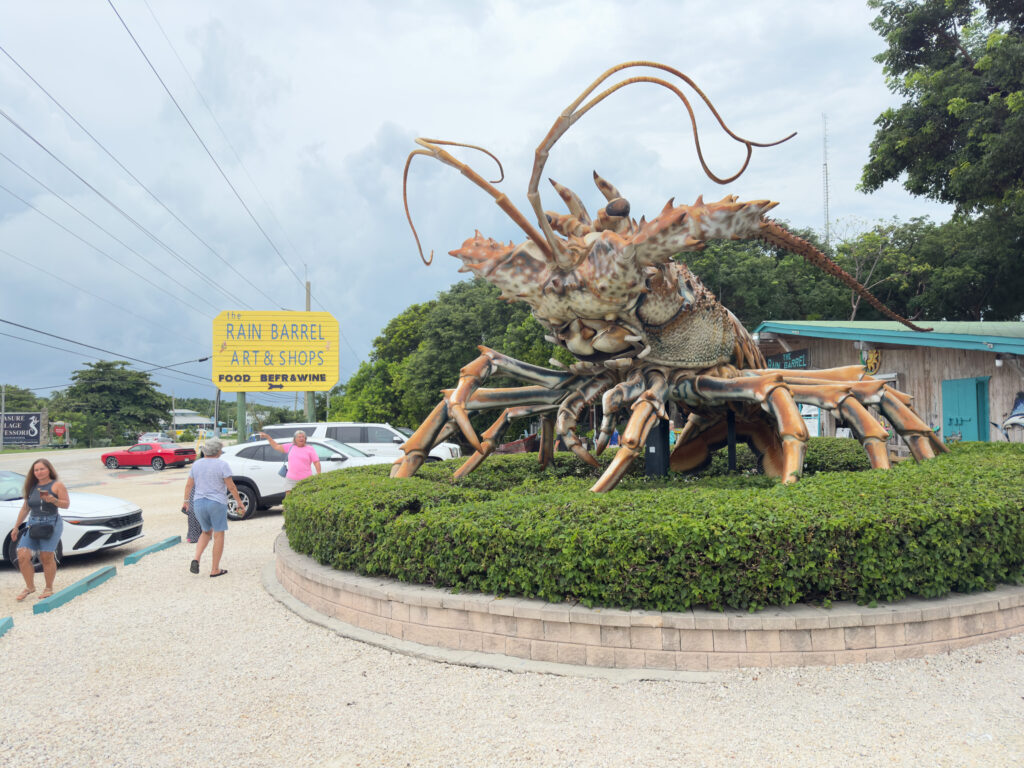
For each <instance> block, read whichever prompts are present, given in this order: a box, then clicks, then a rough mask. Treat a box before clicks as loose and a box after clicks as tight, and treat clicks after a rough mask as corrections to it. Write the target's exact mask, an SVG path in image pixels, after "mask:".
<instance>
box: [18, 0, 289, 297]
mask: <svg viewBox="0 0 1024 768" xmlns="http://www.w3.org/2000/svg"><path fill="white" fill-rule="evenodd" d="M146 7H147V8H148V7H149V6H148V5H147V6H146ZM152 12H153V11H152V9H150V13H152ZM154 18H155V17H154ZM158 25H159V23H158ZM160 31H161V32H163V29H162V28H161V30H160ZM165 37H166V35H165ZM168 42H169V41H168ZM0 53H3V54H4V55H5V56H6V57H7V58H8V59H10V60H11V62H12V63H13V64H14V66H16V67H17V68H18V69H20V70H21V71H22V73H23V74H24V75H25V77H27V78H28V79H29V80H31V81H32V82H33V83H34V84H35V86H36V87H37V88H39V90H41V91H42V92H43V93H44V94H46V96H47V97H48V98H49V99H50V101H52V102H53V103H54V104H56V105H57V108H58V109H60V111H61V112H63V113H64V114H65V115H67V117H68V119H70V120H71V122H73V123H74V124H75V125H77V126H78V127H79V128H80V129H81V131H82V132H83V133H84V134H85V135H86V136H88V137H89V138H90V139H92V141H93V143H94V144H96V146H98V147H99V148H100V149H101V150H103V152H105V153H106V155H107V157H109V158H110V159H111V160H113V161H114V162H115V163H117V165H118V167H120V168H121V170H122V171H124V172H125V173H126V174H128V176H129V177H131V179H132V181H134V182H135V183H136V184H138V185H139V186H140V187H142V188H143V189H144V190H145V191H146V193H147V194H148V195H149V196H150V197H151V198H153V199H154V200H155V201H156V202H157V203H159V204H160V206H161V207H162V208H163V209H164V210H165V211H167V212H168V213H169V214H170V215H171V216H173V217H174V219H175V221H177V222H178V223H179V224H181V226H183V227H184V228H185V229H187V230H188V231H189V232H191V233H192V236H193V237H195V239H196V240H198V241H199V242H200V243H202V244H203V245H205V246H206V248H207V250H209V251H210V253H212V254H213V255H214V256H216V257H217V258H218V259H220V260H221V261H222V262H223V263H224V264H225V265H226V266H227V267H228V268H229V269H231V271H233V272H234V273H235V274H236V275H238V276H239V277H240V278H241V279H242V280H244V281H245V282H247V283H248V284H249V285H251V286H252V287H253V288H254V289H255V290H256V291H258V292H259V293H261V294H262V295H263V296H265V297H266V298H267V300H268V301H270V302H271V303H272V304H276V303H277V302H276V301H275V300H274V299H273V298H271V297H270V296H268V295H267V294H266V293H264V292H263V290H262V289H261V288H260V287H259V286H258V285H256V284H255V283H254V282H252V281H251V280H250V279H249V278H248V277H246V276H245V275H244V274H242V273H241V272H239V271H238V270H237V269H236V268H235V267H234V265H233V264H231V262H229V261H228V260H227V259H225V258H224V257H223V256H221V255H220V253H218V252H217V250H216V249H215V248H214V247H213V246H212V245H210V244H209V243H208V242H206V240H204V239H203V238H202V237H200V236H199V235H198V234H197V233H196V231H195V230H194V229H192V227H190V226H189V225H188V224H186V223H185V222H184V221H182V220H181V218H180V217H179V216H178V214H176V213H175V212H174V211H172V210H171V209H170V208H169V207H168V206H167V205H166V204H165V203H164V201H163V200H161V199H160V198H159V197H157V195H156V193H155V192H153V191H152V190H151V189H150V188H149V187H147V186H146V185H145V184H143V183H142V181H141V180H139V178H138V177H137V176H136V175H135V174H134V173H132V172H131V171H130V170H128V168H127V167H125V165H124V163H122V162H121V161H120V160H118V159H117V157H115V156H114V154H113V153H112V152H111V151H110V150H109V149H107V148H106V147H105V146H104V145H103V143H102V142H101V141H100V140H99V139H97V138H96V137H95V136H93V135H92V134H91V133H90V132H89V130H88V129H87V128H86V127H85V126H84V125H82V124H81V123H80V122H79V121H78V120H77V119H76V118H75V116H74V115H72V114H71V113H70V112H69V111H68V110H67V109H66V108H65V107H64V105H63V104H61V103H60V101H58V100H57V98H56V97H55V96H54V95H53V94H51V93H50V92H49V91H48V90H46V88H44V87H43V86H42V84H40V83H39V81H38V80H36V79H35V78H34V77H32V75H31V74H29V73H28V71H27V70H26V69H25V68H24V67H23V66H21V64H19V63H18V61H17V60H16V59H15V58H14V57H13V56H11V54H10V53H8V51H7V50H6V49H5V48H4V47H3V46H2V45H0ZM174 55H175V56H177V55H178V54H177V52H175V54H174ZM179 61H180V59H179ZM182 66H183V67H184V65H182ZM194 84H195V83H193V85H194ZM197 90H198V88H197ZM204 103H205V100H204ZM207 109H209V107H207ZM211 115H212V113H211ZM214 120H215V121H216V118H214ZM218 127H220V124H219V123H218ZM221 132H222V133H223V129H222V130H221ZM225 138H226V137H225ZM229 146H230V142H229ZM232 151H234V147H232ZM235 156H236V157H237V154H236V155H235ZM239 162H241V160H239ZM242 167H243V168H244V167H245V166H242ZM246 175H248V171H246ZM250 181H252V179H251V178H250ZM253 186H256V185H255V183H254V184H253ZM257 191H259V190H258V188H257ZM261 197H262V195H261ZM264 202H266V201H265V200H264ZM268 207H269V206H268Z"/></svg>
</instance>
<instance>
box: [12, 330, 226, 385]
mask: <svg viewBox="0 0 1024 768" xmlns="http://www.w3.org/2000/svg"><path fill="white" fill-rule="evenodd" d="M0 323H6V324H7V325H13V326H14V327H16V328H21V329H23V330H26V331H32V332H33V333H38V334H42V335H43V336H49V337H51V338H54V339H60V340H61V341H66V342H69V343H71V344H77V345H78V346H80V347H86V348H87V349H95V350H98V351H100V352H103V353H104V354H107V355H114V356H115V357H116V358H118V359H121V360H131V361H133V362H136V363H142V364H143V365H156V363H152V362H150V361H149V360H140V359H139V358H137V357H131V356H130V355H122V354H120V353H119V352H112V351H111V350H109V349H104V348H103V347H96V346H93V345H92V344H86V343H85V342H82V341H75V340H74V339H69V338H66V337H64V336H58V335H57V334H55V333H49V332H47V331H41V330H39V329H38V328H33V327H31V326H28V325H22V324H21V323H15V322H14V321H13V320H5V319H4V318H2V317H0ZM157 367H158V368H162V367H164V366H157ZM175 373H180V374H182V375H184V376H191V377H192V378H194V379H199V380H200V381H203V382H206V383H212V382H210V380H209V379H207V378H204V377H202V376H197V375H196V374H194V373H188V372H187V371H175Z"/></svg>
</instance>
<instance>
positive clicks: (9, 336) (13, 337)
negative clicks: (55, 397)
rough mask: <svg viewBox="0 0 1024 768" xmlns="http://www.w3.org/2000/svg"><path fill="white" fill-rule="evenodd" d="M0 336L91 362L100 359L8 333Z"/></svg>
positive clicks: (1, 333) (0, 332) (60, 385)
mask: <svg viewBox="0 0 1024 768" xmlns="http://www.w3.org/2000/svg"><path fill="white" fill-rule="evenodd" d="M0 336H6V337H7V338H9V339H17V340H18V341H27V342H28V343H29V344H35V345H36V346H39V347H47V348H48V349H56V350H57V351H58V352H67V353H68V354H70V355H80V356H81V357H88V358H90V359H92V360H100V359H101V358H99V357H96V355H87V354H85V353H84V352H77V351H75V350H73V349H64V347H55V346H53V344H44V343H43V342H41V341H35V340H33V339H26V338H25V337H24V336H14V335H12V334H10V333H4V332H3V331H0ZM55 386H58V387H63V386H67V385H66V384H57V385H55ZM33 389H52V387H33Z"/></svg>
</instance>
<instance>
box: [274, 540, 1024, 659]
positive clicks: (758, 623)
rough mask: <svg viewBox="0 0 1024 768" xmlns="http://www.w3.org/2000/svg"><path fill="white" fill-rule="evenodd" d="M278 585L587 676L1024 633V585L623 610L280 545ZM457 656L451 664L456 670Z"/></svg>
mask: <svg viewBox="0 0 1024 768" xmlns="http://www.w3.org/2000/svg"><path fill="white" fill-rule="evenodd" d="M274 552H275V555H276V575H277V581H278V582H279V584H280V586H281V587H282V588H283V589H284V590H285V591H287V592H288V593H289V594H290V595H292V596H293V597H294V598H295V599H297V600H298V601H300V602H301V603H304V604H305V605H306V606H308V607H309V608H311V609H313V610H314V611H316V612H317V613H319V614H320V615H324V616H329V617H331V618H333V619H336V620H339V621H342V622H345V623H347V624H348V625H350V626H352V627H354V628H357V629H359V630H361V631H368V632H370V633H373V634H374V635H377V636H379V637H388V638H393V639H394V640H396V641H405V642H411V643H414V644H416V645H419V646H428V647H432V648H435V649H444V650H445V651H447V652H448V653H449V654H455V655H456V656H457V657H461V656H462V654H467V653H482V654H484V655H485V656H489V655H503V656H506V657H513V658H515V659H522V660H529V661H533V662H545V663H556V664H560V665H570V666H580V667H588V668H598V667H602V668H612V669H618V670H623V669H630V670H636V671H641V670H642V671H643V673H644V674H647V673H650V672H652V671H653V670H663V671H674V672H709V671H710V672H713V671H719V670H725V669H735V668H737V667H800V666H831V665H835V664H851V663H864V662H878V661H894V660H898V659H907V658H915V657H919V656H927V655H931V654H936V653H948V652H950V651H955V650H958V649H960V648H966V647H968V646H970V645H975V644H977V643H981V642H987V641H991V640H996V639H999V638H1003V637H1009V636H1011V635H1015V634H1019V633H1022V632H1024V586H1008V585H1002V586H999V587H997V588H996V589H994V590H992V591H991V592H981V593H974V594H968V595H956V594H954V595H948V596H946V597H942V598H934V599H908V600H902V601H899V602H895V603H883V604H880V605H879V606H878V607H875V608H868V607H866V606H859V605H855V604H853V603H844V602H839V603H835V604H833V605H832V607H830V608H824V607H821V606H815V605H790V606H785V607H781V608H768V609H765V610H763V611H758V612H755V613H750V612H747V611H710V610H706V609H700V608H694V609H690V610H686V611H664V612H662V611H648V610H629V611H626V610H618V609H614V608H587V607H585V606H582V605H578V604H574V603H568V602H566V603H557V604H556V603H549V602H546V601H544V600H534V599H528V598H519V597H508V598H501V597H495V596H494V595H488V594H480V593H471V592H461V593H454V592H452V591H450V590H447V589H434V588H431V587H428V586H425V585H421V584H408V583H404V582H400V581H397V580H395V579H390V578H385V577H380V576H372V577H371V576H362V575H360V574H357V573H351V572H345V571H338V570H334V569H332V568H329V567H328V566H325V565H321V564H319V563H317V562H316V561H314V560H313V559H312V558H310V557H307V556H305V555H300V554H298V553H296V552H295V551H293V550H292V549H291V547H290V546H289V544H288V540H287V538H286V537H285V535H284V534H283V533H282V534H280V535H279V536H278V538H277V540H276V541H275V543H274ZM448 658H449V657H447V656H446V657H445V659H446V660H447V659H448Z"/></svg>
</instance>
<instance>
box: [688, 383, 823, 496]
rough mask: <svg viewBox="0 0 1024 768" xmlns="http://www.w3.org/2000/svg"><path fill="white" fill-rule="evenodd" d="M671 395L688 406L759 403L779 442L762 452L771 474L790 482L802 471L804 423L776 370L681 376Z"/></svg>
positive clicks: (805, 441) (805, 447) (804, 450)
mask: <svg viewBox="0 0 1024 768" xmlns="http://www.w3.org/2000/svg"><path fill="white" fill-rule="evenodd" d="M673 395H674V396H675V398H676V399H679V400H682V401H684V402H685V403H686V404H687V405H689V406H691V407H702V406H708V405H719V404H727V403H729V402H732V401H736V400H739V401H747V402H753V403H759V404H760V406H761V408H763V409H764V410H765V411H767V412H768V413H769V414H771V415H772V416H773V417H774V418H775V421H776V425H777V427H778V434H779V435H780V436H781V438H782V442H781V444H776V445H775V446H774V448H773V450H772V451H771V453H770V454H765V456H766V463H767V465H769V466H771V467H772V468H773V469H772V474H775V473H776V471H777V472H778V474H779V475H780V476H781V477H782V482H784V483H792V482H795V481H796V480H797V478H798V477H800V474H801V473H802V472H803V463H804V454H805V453H806V451H807V438H808V434H807V426H806V425H805V424H804V420H803V417H802V416H801V415H800V408H799V407H798V406H797V404H796V401H795V400H794V399H793V394H792V393H791V392H790V390H789V388H788V387H787V386H786V384H785V382H784V380H783V377H782V374H780V373H778V372H774V373H770V374H765V375H762V376H740V377H738V378H721V377H717V376H697V377H685V378H683V379H681V380H679V381H677V382H676V383H675V384H674V386H673Z"/></svg>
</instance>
